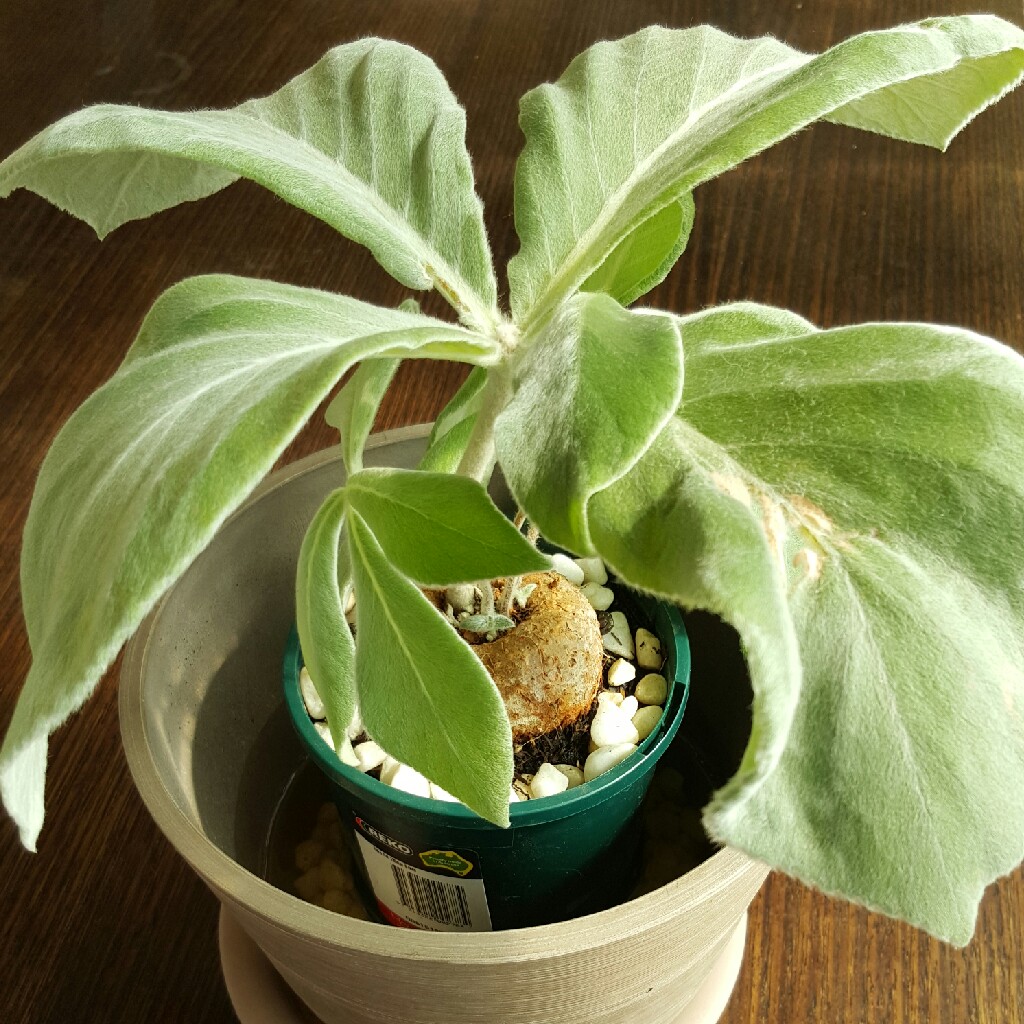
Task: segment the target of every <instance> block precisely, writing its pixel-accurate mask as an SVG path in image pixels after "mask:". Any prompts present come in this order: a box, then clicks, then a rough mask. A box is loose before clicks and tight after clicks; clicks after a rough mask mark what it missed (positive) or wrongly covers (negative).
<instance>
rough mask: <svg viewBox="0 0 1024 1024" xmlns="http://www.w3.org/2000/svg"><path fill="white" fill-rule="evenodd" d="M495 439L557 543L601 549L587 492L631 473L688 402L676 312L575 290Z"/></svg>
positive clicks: (528, 358) (524, 502) (528, 508)
mask: <svg viewBox="0 0 1024 1024" xmlns="http://www.w3.org/2000/svg"><path fill="white" fill-rule="evenodd" d="M513 386H514V394H513V396H512V399H511V400H510V401H509V403H508V405H507V406H506V407H505V409H504V410H503V411H502V413H501V414H500V415H499V416H498V418H497V421H496V422H495V427H494V441H495V446H496V448H497V452H498V459H499V461H500V463H501V468H502V471H503V472H504V474H505V479H506V480H507V481H508V485H509V488H510V489H511V491H512V493H513V494H514V495H515V497H516V501H517V502H518V503H519V505H520V507H521V508H522V509H523V510H524V511H525V512H526V513H527V515H528V516H529V517H530V520H531V521H532V522H533V523H535V524H536V525H537V527H538V528H539V529H540V531H541V532H542V533H543V534H544V536H545V537H546V538H547V539H548V540H549V541H551V542H552V543H554V544H558V545H561V546H562V547H566V548H569V549H570V550H572V551H575V552H577V553H579V554H583V553H584V552H589V551H590V550H591V542H590V535H589V531H588V528H587V516H586V507H587V500H588V499H589V498H590V496H591V495H592V494H594V493H595V492H596V491H599V490H601V488H603V487H607V486H608V484H610V483H611V482H612V481H613V480H615V479H617V478H618V477H620V476H622V474H623V473H625V472H626V470H628V469H629V467H630V466H632V465H633V463H634V462H636V460H637V459H638V458H639V457H640V456H641V455H642V454H643V452H644V451H645V450H646V449H647V447H648V446H649V445H650V444H651V442H652V441H653V440H654V438H655V437H656V436H657V434H658V431H659V430H661V428H662V427H663V426H664V425H665V423H666V422H667V421H668V420H669V419H670V418H671V416H672V414H673V412H674V411H675V409H676V407H677V406H678V404H679V397H680V395H681V393H682V387H683V353H682V348H681V345H680V340H679V330H678V327H677V326H676V322H675V318H674V317H671V316H668V315H666V314H662V313H655V312H649V311H643V312H636V311H631V310H627V309H623V308H622V307H621V306H620V305H619V304H618V303H617V302H615V301H614V300H613V299H611V298H610V297H609V296H607V295H604V294H601V293H593V294H588V293H581V294H579V295H576V296H574V297H573V298H572V299H571V300H570V301H569V302H567V303H566V304H565V305H564V306H563V307H562V308H561V309H560V310H559V311H558V315H557V316H556V317H554V318H553V319H552V321H551V322H550V323H549V324H548V325H547V327H546V328H545V329H544V331H543V332H542V333H541V335H540V336H539V337H538V338H536V339H535V340H533V341H531V342H530V344H529V347H528V349H527V350H526V351H525V355H524V357H523V358H522V359H521V361H520V363H519V365H518V368H517V373H516V377H515V380H514V384H513Z"/></svg>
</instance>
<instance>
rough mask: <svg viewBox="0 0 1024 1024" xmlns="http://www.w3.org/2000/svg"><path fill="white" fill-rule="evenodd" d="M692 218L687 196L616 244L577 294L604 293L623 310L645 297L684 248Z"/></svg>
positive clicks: (664, 275)
mask: <svg viewBox="0 0 1024 1024" xmlns="http://www.w3.org/2000/svg"><path fill="white" fill-rule="evenodd" d="M693 214H694V209H693V196H691V195H690V193H689V192H687V193H686V194H685V195H684V196H683V198H682V199H680V200H679V201H678V202H675V203H669V205H668V206H666V207H665V208H664V209H663V210H659V211H658V213H656V214H655V215H654V216H653V217H649V218H648V219H647V220H645V221H644V222H643V223H642V224H641V225H640V226H639V227H638V228H636V229H635V230H634V231H633V232H632V233H631V234H629V235H627V236H626V237H625V238H624V239H623V240H622V241H621V242H619V244H618V245H617V246H616V247H615V249H614V250H613V252H612V254H611V255H610V256H609V257H608V258H607V259H606V260H605V261H604V263H602V264H601V265H600V266H599V267H598V268H597V269H596V270H595V271H594V272H593V273H592V274H591V275H590V277H588V278H587V279H586V281H584V282H583V284H582V285H581V286H580V291H583V292H605V293H606V294H607V295H610V296H611V297H612V298H613V299H615V301H616V302H618V303H619V304H620V305H623V306H629V305H631V304H632V303H633V302H635V301H636V300H637V299H638V298H640V296H641V295H646V294H647V292H649V291H650V290H651V289H652V288H653V287H654V286H655V285H658V284H660V283H661V282H662V281H664V280H665V277H666V276H667V275H668V272H669V271H670V270H671V269H672V268H673V267H674V266H675V263H676V260H678V259H679V257H680V255H681V254H682V251H683V250H684V249H685V248H686V243H687V242H688V241H689V238H690V229H691V228H692V227H693Z"/></svg>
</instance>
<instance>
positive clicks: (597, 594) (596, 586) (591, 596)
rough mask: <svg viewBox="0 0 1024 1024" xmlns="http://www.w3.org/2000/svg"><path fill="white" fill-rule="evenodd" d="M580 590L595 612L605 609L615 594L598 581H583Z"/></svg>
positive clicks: (609, 606)
mask: <svg viewBox="0 0 1024 1024" xmlns="http://www.w3.org/2000/svg"><path fill="white" fill-rule="evenodd" d="M580 590H581V591H582V592H583V596H584V597H585V598H586V599H587V600H588V601H589V602H590V607H591V608H593V609H594V611H597V612H603V611H607V610H608V609H609V608H611V606H612V602H613V601H614V600H615V595H614V594H613V593H612V592H611V591H610V590H609V589H608V588H607V587H602V586H601V584H600V583H584V584H583V586H582V587H580Z"/></svg>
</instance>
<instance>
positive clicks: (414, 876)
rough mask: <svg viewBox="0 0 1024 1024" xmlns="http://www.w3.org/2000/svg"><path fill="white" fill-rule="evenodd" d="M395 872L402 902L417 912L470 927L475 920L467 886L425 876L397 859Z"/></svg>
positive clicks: (441, 922)
mask: <svg viewBox="0 0 1024 1024" xmlns="http://www.w3.org/2000/svg"><path fill="white" fill-rule="evenodd" d="M391 874H392V876H393V877H394V880H395V889H396V890H397V891H398V898H399V899H400V900H401V901H402V905H403V906H406V907H408V908H409V909H410V910H412V911H413V912H414V913H417V914H419V915H420V916H422V917H427V918H430V920H431V921H437V923H438V924H446V925H450V926H451V927H454V928H468V927H469V926H470V925H471V924H472V918H471V917H470V913H469V900H468V899H467V898H466V890H465V889H464V888H463V886H461V885H459V884H458V883H457V882H442V881H439V880H437V879H433V878H425V877H423V875H421V874H419V873H418V872H412V871H408V870H406V869H405V868H404V867H402V865H401V864H396V863H394V862H392V864H391Z"/></svg>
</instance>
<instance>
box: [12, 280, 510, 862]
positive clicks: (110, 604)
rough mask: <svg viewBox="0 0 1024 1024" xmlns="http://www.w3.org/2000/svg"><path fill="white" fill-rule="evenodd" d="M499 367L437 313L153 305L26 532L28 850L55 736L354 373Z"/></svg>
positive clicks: (290, 301) (65, 450)
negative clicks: (363, 364)
mask: <svg viewBox="0 0 1024 1024" xmlns="http://www.w3.org/2000/svg"><path fill="white" fill-rule="evenodd" d="M494 355H495V346H494V344H493V343H492V342H490V341H488V340H486V339H484V338H481V337H479V336H477V335H475V334H473V333H472V332H470V331H467V330H465V329H463V328H459V327H455V326H453V325H451V324H446V323H443V322H441V321H439V320H433V319H431V318H430V317H425V316H422V315H420V314H415V313H407V312H403V311H401V310H388V309H380V308H378V307H376V306H371V305H369V304H367V303H364V302H358V301H356V300H355V299H348V298H344V297H341V296H336V295H329V294H327V293H324V292H317V291H313V290H310V289H303V288H294V287H290V286H287V285H279V284H271V283H269V282H265V281H256V280H249V279H246V278H236V277H218V276H213V277H200V278H192V279H190V280H187V281H184V282H182V283H181V284H179V285H176V286H175V287H173V288H171V289H170V290H169V291H167V292H166V293H165V294H164V295H163V296H162V297H161V298H160V299H158V300H157V302H156V304H155V305H154V306H153V308H152V310H151V311H150V313H149V314H148V316H147V317H146V319H145V321H144V323H143V325H142V328H141V330H140V332H139V336H138V338H137V339H136V341H135V344H134V345H133V346H132V348H131V349H130V351H129V352H128V355H127V356H126V357H125V360H124V362H123V363H122V365H121V367H120V368H119V369H118V371H117V373H116V374H115V375H114V376H113V377H112V378H111V380H110V381H108V383H107V384H105V385H104V386H103V387H102V388H100V389H99V390H98V391H97V392H96V393H95V394H94V395H93V396H92V397H91V398H89V399H88V400H87V401H86V402H85V403H84V404H83V405H82V406H81V407H80V408H79V409H78V411H77V412H76V413H75V414H74V415H73V416H72V417H71V419H70V420H69V421H68V423H67V424H66V425H65V426H64V428H63V429H62V430H61V432H60V434H58V436H57V439H56V440H55V441H54V444H53V447H52V448H51V449H50V451H49V453H48V455H47V457H46V460H45V461H44V463H43V467H42V470H41V471H40V474H39V480H38V482H37V484H36V490H35V494H34V496H33V499H32V505H31V508H30V511H29V517H28V522H27V524H26V527H25V535H24V543H23V547H22V560H21V580H22V601H23V605H24V610H25V621H26V624H27V627H28V635H29V642H30V644H31V647H32V656H33V663H32V667H31V670H30V672H29V676H28V679H27V681H26V683H25V687H24V689H23V691H22V694H21V697H20V699H19V701H18V704H17V707H16V708H15V713H14V717H13V719H12V722H11V726H10V729H9V731H8V733H7V736H6V738H5V740H4V745H3V750H2V752H0V787H2V795H3V800H4V803H5V805H6V806H7V808H8V810H9V811H10V812H11V815H12V817H14V819H15V821H17V823H18V825H19V828H20V830H21V835H22V840H23V842H24V843H25V845H26V846H29V847H32V846H33V845H34V843H35V839H36V836H37V835H38V832H39V829H40V827H41V825H42V815H43V780H44V772H45V764H46V742H47V736H48V734H49V733H51V732H53V730H54V729H56V728H57V727H58V726H59V725H60V724H61V723H62V722H63V721H65V720H66V719H67V717H68V716H69V715H70V714H71V713H72V712H73V711H74V710H76V709H77V708H78V707H80V706H81V704H82V703H83V702H84V701H85V699H86V698H87V697H88V696H89V694H90V693H91V692H92V690H93V688H94V686H95V685H96V682H97V681H98V679H99V677H100V675H101V674H102V672H103V671H104V669H105V668H106V667H107V665H109V664H110V662H111V660H112V659H113V657H114V655H115V654H116V653H117V650H118V648H119V647H120V646H121V644H122V643H123V642H124V641H125V640H126V639H127V637H128V636H129V635H130V634H131V633H132V632H133V631H134V630H135V628H136V627H137V626H138V624H139V622H141V621H142V619H143V617H144V616H145V615H146V614H147V612H148V611H149V610H150V609H151V608H152V607H153V605H154V604H155V603H156V601H157V600H158V599H159V597H160V596H161V594H163V592H164V591H165V590H166V589H167V588H168V587H169V586H170V585H171V584H172V583H173V582H174V581H175V580H176V579H177V578H178V576H180V575H181V573H182V572H184V571H185V569H186V568H187V566H188V565H189V564H190V563H191V562H192V560H193V559H194V558H195V557H196V555H197V554H198V553H199V552H200V551H201V550H202V549H203V547H205V545H206V544H207V543H208V542H209V541H210V539H211V538H212V536H213V534H214V532H215V531H216V529H217V527H218V526H219V525H220V524H221V523H222V522H223V521H224V519H225V517H226V516H227V515H228V514H229V513H230V512H231V511H232V510H233V509H234V508H236V507H237V506H238V504H239V503H240V502H241V501H242V499H243V498H244V497H245V496H246V495H247V494H248V493H249V492H250V491H251V490H252V488H253V487H254V486H255V485H256V484H257V483H258V482H259V480H260V479H261V478H262V477H263V476H264V474H265V473H267V471H268V470H269V469H270V468H271V467H272V466H273V464H274V461H275V460H276V459H277V457H278V455H280V454H281V452H282V451H283V450H284V448H285V446H286V445H287V444H288V442H289V441H290V440H291V439H292V438H293V437H294V436H295V434H296V433H297V432H298V430H299V428H300V427H301V426H302V424H303V423H304V422H305V421H306V420H307V419H308V417H309V416H310V415H311V413H312V412H313V410H314V409H315V408H316V407H317V405H318V404H319V403H320V402H321V401H322V400H323V399H324V397H325V396H326V395H327V394H328V392H329V391H330V389H331V388H332V387H333V386H334V384H335V383H336V382H337V381H338V379H339V377H340V376H341V375H342V374H343V373H344V372H345V370H346V369H347V368H348V367H349V366H351V365H352V364H354V363H355V362H357V361H358V360H360V359H364V358H367V357H370V356H394V357H401V356H405V357H414V356H416V357H423V356H429V357H434V358H452V357H454V358H460V359H469V360H481V361H485V362H486V361H490V360H491V359H493V358H494ZM54 581H60V585H59V586H55V585H54Z"/></svg>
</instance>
